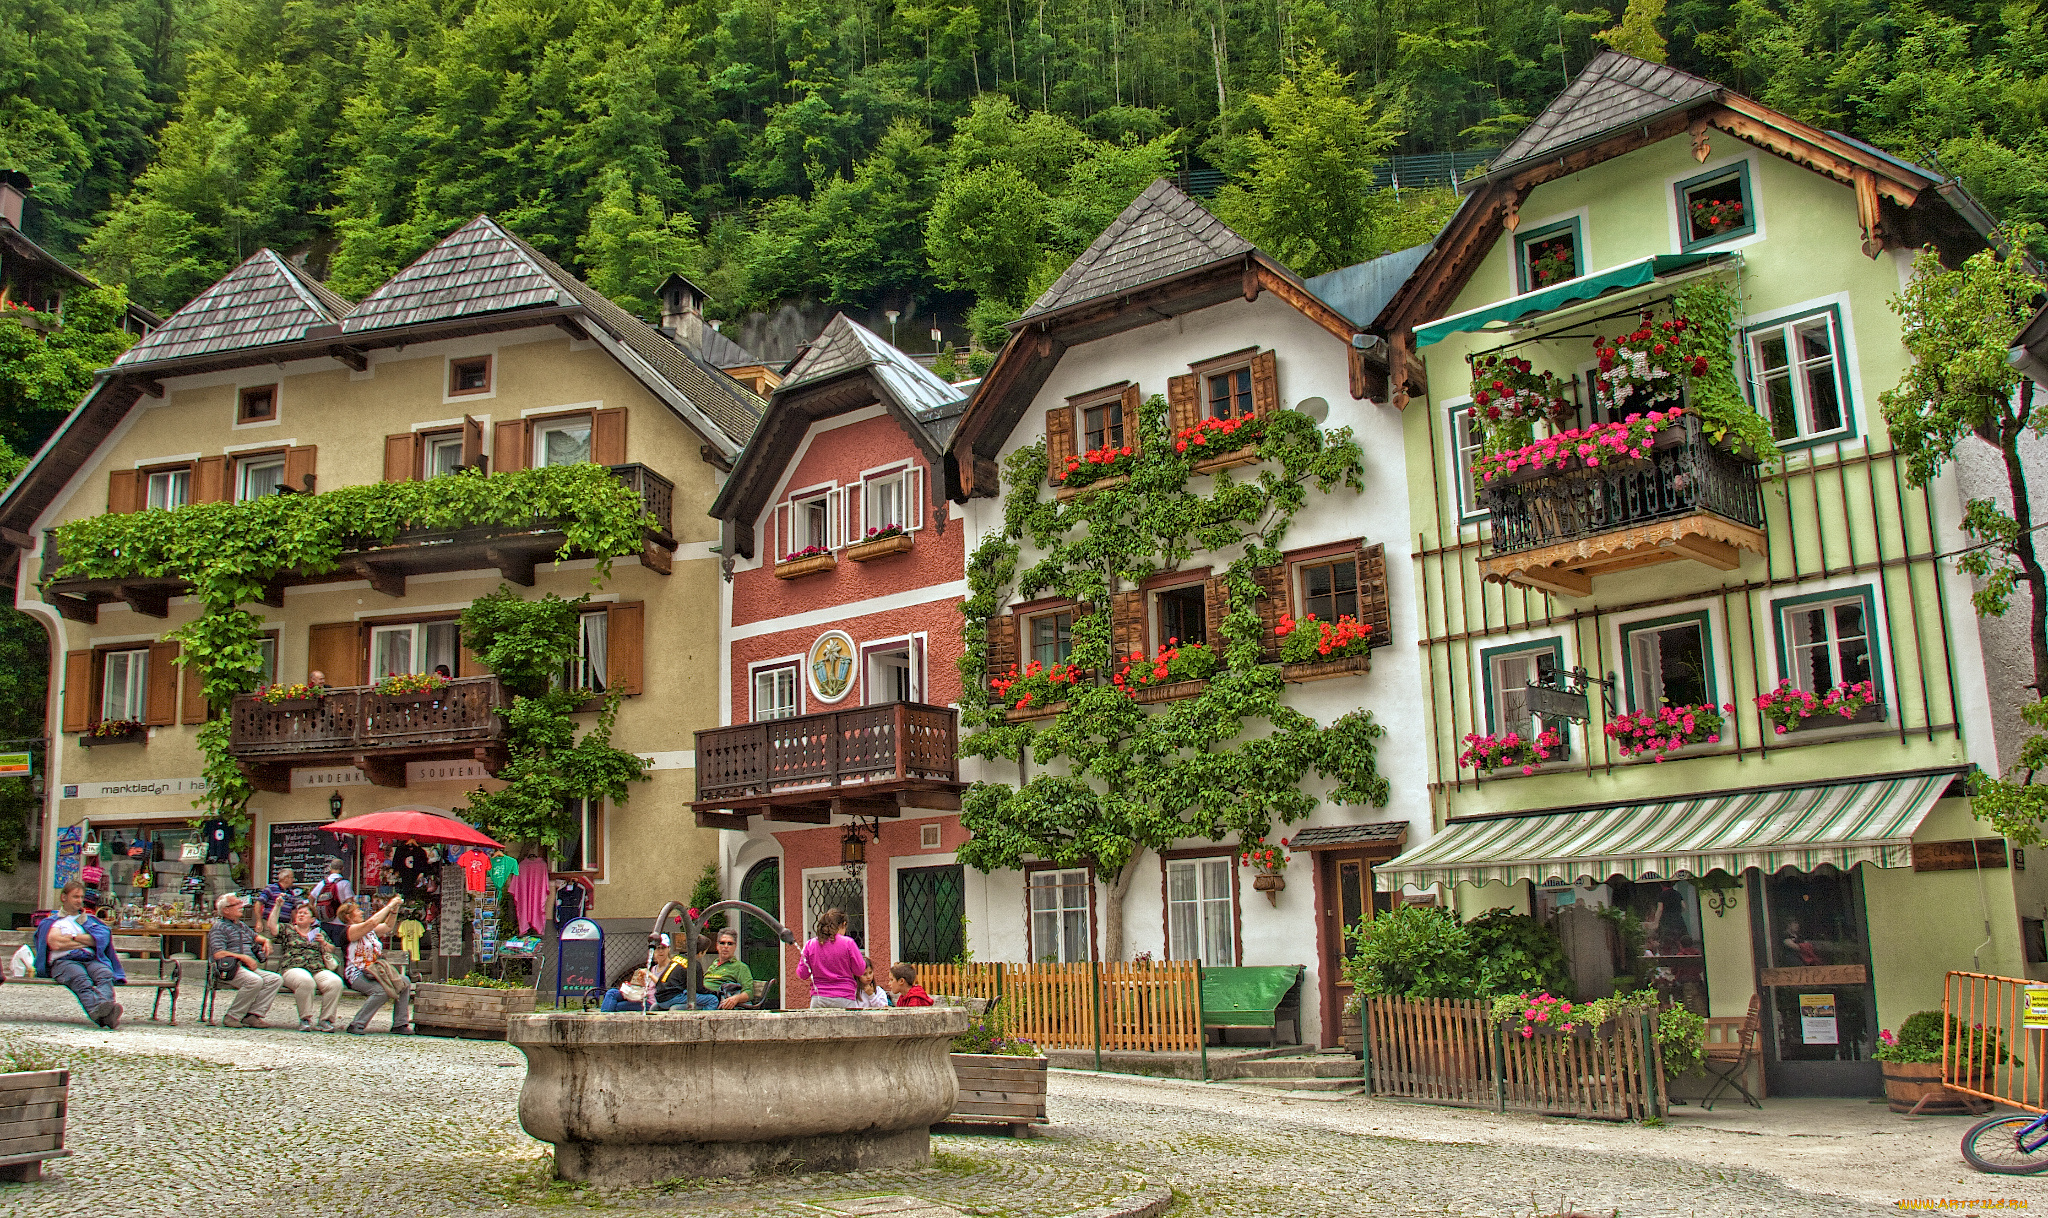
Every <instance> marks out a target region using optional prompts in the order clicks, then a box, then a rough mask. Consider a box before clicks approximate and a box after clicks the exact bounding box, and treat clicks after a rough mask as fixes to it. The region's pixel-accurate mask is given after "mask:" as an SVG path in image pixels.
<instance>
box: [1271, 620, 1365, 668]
mask: <svg viewBox="0 0 2048 1218" xmlns="http://www.w3.org/2000/svg"><path fill="white" fill-rule="evenodd" d="M1273 633H1274V634H1276V635H1278V636H1280V661H1281V663H1283V664H1313V663H1317V662H1319V661H1322V660H1349V659H1354V658H1356V657H1358V656H1362V655H1367V654H1369V653H1370V652H1371V651H1372V627H1371V626H1370V625H1369V624H1367V623H1364V622H1360V621H1359V620H1357V619H1356V618H1353V617H1351V616H1350V615H1349V614H1344V615H1340V616H1339V617H1338V618H1337V620H1336V621H1334V622H1324V621H1318V620H1317V619H1316V615H1315V614H1313V613H1311V614H1309V615H1308V616H1307V617H1304V618H1302V619H1300V620H1299V621H1297V620H1295V618H1294V617H1293V616H1292V615H1291V614H1287V613H1282V614H1281V615H1280V623H1279V625H1277V626H1275V627H1274V628H1273Z"/></svg>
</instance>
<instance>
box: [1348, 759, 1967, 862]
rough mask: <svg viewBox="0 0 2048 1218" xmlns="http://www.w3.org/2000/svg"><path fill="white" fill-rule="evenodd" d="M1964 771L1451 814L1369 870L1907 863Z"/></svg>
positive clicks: (1920, 773)
mask: <svg viewBox="0 0 2048 1218" xmlns="http://www.w3.org/2000/svg"><path fill="white" fill-rule="evenodd" d="M1958 772H1959V771H1954V770H1940V771H1935V772H1932V773H1929V772H1926V771H1918V772H1914V773H1910V774H1894V775H1889V776H1885V777H1879V778H1871V779H1866V780H1863V781H1859V782H1838V783H1826V784H1819V785H1814V786H1794V787H1773V788H1769V789H1765V790H1756V791H1740V792H1715V793H1709V794H1702V795H1699V796H1696V797H1694V798H1691V799H1676V800H1666V801H1661V802H1658V803H1634V804H1609V805H1604V806H1593V807H1582V808H1568V809H1560V810H1557V811H1552V812H1532V813H1507V814H1501V815H1495V816H1487V817H1475V818H1473V819H1471V820H1463V821H1458V820H1454V821H1452V822H1451V823H1450V824H1448V825H1446V826H1445V827H1444V830H1443V832H1441V833H1439V834H1437V835H1436V837H1435V838H1434V839H1433V840H1432V841H1431V842H1430V843H1429V844H1428V845H1426V846H1424V847H1422V848H1421V849H1420V850H1415V851H1411V852H1409V853H1407V854H1404V855H1402V856H1401V857H1399V858H1396V859H1393V860H1392V861H1390V862H1386V863H1382V864H1380V865H1379V866H1377V867H1375V868H1373V876H1374V878H1375V880H1376V882H1377V884H1378V886H1379V887H1380V888H1383V889H1393V888H1399V887H1401V886H1402V885H1404V884H1413V885H1417V886H1427V885H1430V884H1445V885H1455V884H1487V883H1492V882H1494V881H1500V882H1503V883H1513V882H1515V881H1517V880H1534V881H1536V882H1538V883H1550V882H1553V881H1555V882H1559V883H1565V882H1573V881H1577V880H1582V879H1590V880H1593V881H1595V882H1596V883H1597V882H1601V881H1604V880H1606V879H1607V878H1609V877H1610V876H1617V875H1618V876H1623V877H1625V878H1627V879H1630V880H1645V879H1672V878H1674V877H1679V876H1702V875H1705V874H1707V873H1708V872H1710V871H1715V870H1720V871H1725V872H1727V873H1728V874H1730V875H1740V874H1742V872H1743V871H1744V870H1746V869H1748V868H1750V867H1755V868H1757V869H1758V870H1760V871H1763V872H1764V873H1765V874H1770V873H1772V872H1776V871H1779V870H1781V869H1783V868H1786V867H1792V868H1796V869H1798V870H1801V871H1809V870H1812V869H1813V868H1815V867H1818V866H1820V865H1821V864H1822V863H1832V864H1833V865H1835V866H1836V867H1840V868H1842V869H1843V870H1845V871H1846V870H1848V869H1849V868H1851V867H1854V866H1855V865H1856V864H1858V863H1875V864H1876V865H1878V866H1879V867H1904V866H1908V865H1909V864H1910V863H1911V846H1912V836H1913V831H1914V830H1916V829H1918V828H1919V827H1920V822H1921V821H1922V820H1924V819H1926V817H1927V813H1928V812H1929V810H1931V809H1932V808H1933V807H1934V804H1935V801H1936V800H1938V799H1940V798H1941V797H1942V793H1943V792H1944V791H1946V790H1947V789H1948V785H1949V783H1950V782H1951V781H1952V780H1953V779H1954V778H1955V776H1956V774H1957V773H1958Z"/></svg>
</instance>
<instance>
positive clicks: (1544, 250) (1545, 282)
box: [1528, 237, 1578, 288]
mask: <svg viewBox="0 0 2048 1218" xmlns="http://www.w3.org/2000/svg"><path fill="white" fill-rule="evenodd" d="M1528 255H1529V286H1530V287H1532V288H1547V287H1549V286H1550V285H1552V284H1555V283H1563V282H1564V281H1565V280H1567V279H1570V278H1572V277H1573V273H1574V272H1575V271H1576V270H1577V269H1578V258H1577V257H1576V256H1575V255H1574V254H1573V252H1572V242H1571V239H1570V238H1569V237H1558V238H1556V239H1554V240H1550V241H1538V242H1537V243H1536V244H1534V245H1532V246H1530V247H1529V250H1528Z"/></svg>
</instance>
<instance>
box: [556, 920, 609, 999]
mask: <svg viewBox="0 0 2048 1218" xmlns="http://www.w3.org/2000/svg"><path fill="white" fill-rule="evenodd" d="M603 989H604V931H603V930H601V929H599V927H598V925H597V923H595V922H593V921H591V920H590V919H589V918H572V919H570V921H569V924H568V925H567V926H564V927H563V928H562V942H561V946H560V949H559V950H558V951H557V952H556V953H555V996H556V997H557V998H581V997H583V996H584V995H586V994H595V993H600V992H602V991H603Z"/></svg>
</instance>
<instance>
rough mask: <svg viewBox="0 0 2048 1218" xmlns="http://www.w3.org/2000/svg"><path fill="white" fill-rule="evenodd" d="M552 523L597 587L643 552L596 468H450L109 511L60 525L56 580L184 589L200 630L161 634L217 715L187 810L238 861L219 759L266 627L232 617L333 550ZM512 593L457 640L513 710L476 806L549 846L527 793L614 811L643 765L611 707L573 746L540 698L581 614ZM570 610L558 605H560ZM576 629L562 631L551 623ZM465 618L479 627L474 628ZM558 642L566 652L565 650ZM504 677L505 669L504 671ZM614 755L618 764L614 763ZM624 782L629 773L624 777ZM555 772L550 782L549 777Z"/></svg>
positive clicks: (250, 617) (638, 532)
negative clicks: (625, 742) (619, 732)
mask: <svg viewBox="0 0 2048 1218" xmlns="http://www.w3.org/2000/svg"><path fill="white" fill-rule="evenodd" d="M535 520H548V521H552V522H553V524H554V527H555V528H557V529H559V530H560V531H561V532H562V533H563V535H564V538H563V542H562V548H561V550H560V551H559V553H558V555H557V557H559V558H566V557H570V556H572V555H573V556H578V557H588V558H594V559H596V560H597V567H596V569H595V570H594V571H593V572H592V574H591V582H592V583H593V584H599V585H601V584H603V582H604V581H605V580H606V579H607V578H609V576H610V574H611V564H612V560H613V559H615V558H618V557H620V556H621V555H626V554H636V553H638V552H639V551H640V547H641V542H642V538H643V537H644V535H645V530H646V529H647V528H648V527H650V526H651V525H652V524H653V523H654V522H653V520H652V518H650V517H649V516H648V515H647V510H646V507H645V506H644V505H643V504H642V503H641V501H640V497H639V495H638V494H636V493H635V492H634V491H633V490H632V489H631V488H629V487H628V486H626V484H625V483H623V482H621V481H619V480H618V479H617V478H615V477H613V476H612V474H611V472H610V471H609V470H607V469H605V468H604V467H603V466H601V465H558V466H548V467H545V468H541V469H530V470H518V471H514V472H510V473H497V474H490V475H483V474H478V473H475V472H461V473H455V474H450V475H447V476H444V477H439V478H430V479H427V480H425V481H423V482H374V483H369V484H366V485H362V486H346V487H341V488H339V489H337V490H332V491H327V492H325V493H323V494H319V495H282V494H281V495H268V496H265V497H263V498H261V499H251V500H247V501H244V502H240V503H194V504H187V505H186V506H184V507H180V508H174V509H171V510H169V511H159V510H152V511H144V512H118V513H109V514H107V515H103V516H94V517H90V518H88V519H85V520H74V521H71V522H69V523H67V524H61V525H58V526H57V528H56V530H55V532H56V536H55V545H56V547H57V552H58V553H59V554H61V555H63V557H64V565H63V567H62V568H60V569H59V570H57V571H56V572H55V573H54V574H53V575H52V576H51V579H52V580H53V581H54V580H70V579H104V580H121V579H130V580H132V579H141V578H151V579H166V578H169V579H179V580H183V581H185V582H187V583H189V584H190V585H191V586H192V595H193V597H194V598H196V599H197V600H198V601H199V603H200V604H201V605H202V606H203V609H202V611H201V613H200V615H199V617H198V618H196V619H194V620H193V621H191V622H188V623H186V624H185V625H183V626H180V627H179V628H177V629H176V630H173V631H170V632H169V633H167V634H166V635H165V636H164V637H165V638H166V639H167V640H170V641H172V642H175V643H177V644H179V646H180V655H179V657H178V662H179V663H180V664H183V665H186V666H188V667H192V668H196V670H197V671H198V672H199V674H200V675H201V679H202V680H203V682H204V684H203V686H202V688H203V690H204V692H205V696H206V703H207V706H208V707H209V708H210V710H211V711H212V712H213V714H212V716H211V717H210V718H208V719H207V721H206V723H205V725H204V726H202V727H201V728H200V729H199V750H200V754H201V756H202V758H203V759H204V777H205V779H206V784H207V789H206V794H205V795H204V796H202V797H201V798H200V799H197V800H195V801H193V806H194V807H195V808H200V809H203V810H205V811H207V812H209V813H211V814H212V815H214V816H217V817H219V818H221V819H222V820H225V821H227V822H228V823H229V824H230V825H231V826H232V827H233V828H234V831H235V837H236V842H237V845H238V847H239V848H241V849H243V850H244V851H245V852H246V849H247V834H248V830H249V800H250V798H251V797H252V796H253V795H254V794H255V788H254V787H252V786H251V785H250V783H249V778H248V776H247V775H246V774H244V773H243V772H242V769H241V767H240V766H239V765H237V764H235V760H234V757H233V755H232V754H231V753H230V752H229V748H228V745H229V720H228V716H227V715H226V714H225V713H224V712H225V711H226V710H227V708H228V705H229V704H230V703H231V702H233V701H234V698H235V695H236V694H243V693H248V692H250V691H252V690H254V689H255V688H256V686H257V684H258V682H259V681H260V680H261V679H262V676H263V654H262V652H261V651H260V650H259V649H258V646H257V641H258V639H259V638H260V637H261V636H262V632H263V618H262V617H261V616H260V615H258V614H255V613H251V612H249V611H248V610H246V609H244V608H242V606H243V605H246V604H249V603H251V602H254V601H258V600H260V599H261V598H262V596H263V594H264V589H265V586H266V585H268V584H269V583H270V582H271V581H272V580H274V579H277V578H278V577H280V576H283V575H286V574H296V575H321V574H325V573H327V572H330V571H333V570H334V569H335V568H336V566H337V565H338V563H339V560H340V558H341V556H342V555H343V554H346V553H348V552H350V551H354V550H361V549H366V548H369V547H373V546H381V545H389V544H391V543H392V542H393V541H394V540H396V539H397V538H398V535H399V534H400V533H401V532H404V531H406V530H414V529H418V530H436V531H446V530H456V529H470V528H491V527H498V528H516V529H526V528H531V527H532V523H533V521H535ZM507 600H509V601H511V602H513V604H514V605H527V604H529V603H528V602H522V601H519V599H518V597H517V596H515V595H512V594H511V593H509V592H499V593H494V594H492V596H490V597H485V598H483V599H482V600H480V601H479V603H478V606H481V608H479V607H478V606H473V607H472V609H471V611H470V613H468V614H466V615H465V620H464V623H463V624H464V628H465V630H466V631H468V632H470V634H471V636H472V638H476V637H477V634H478V632H479V631H482V632H484V633H485V636H486V637H484V638H483V639H481V640H480V641H478V642H476V643H475V644H474V646H475V648H476V650H477V652H478V654H479V655H481V656H483V657H484V659H485V662H486V663H487V664H490V665H492V667H493V668H494V669H495V670H497V671H499V672H500V673H501V674H505V676H504V679H505V680H506V682H507V684H508V686H509V687H510V688H511V690H512V692H513V694H514V698H513V703H512V705H511V706H510V707H509V708H507V709H506V710H504V711H502V712H501V713H503V714H504V715H505V716H506V718H507V721H508V722H507V725H506V726H507V729H508V732H507V734H508V737H509V744H510V751H511V754H512V761H511V763H510V765H508V766H507V768H506V771H505V775H506V776H507V781H509V782H511V783H512V787H511V788H510V789H508V790H506V791H503V792H498V793H496V794H495V795H491V796H487V797H483V798H480V799H478V800H477V801H476V805H475V806H476V809H477V811H478V812H479V813H480V814H481V815H482V816H483V818H484V827H485V829H486V831H488V832H492V833H497V832H501V831H502V832H504V833H506V834H507V835H509V836H512V837H515V838H525V839H536V840H545V841H552V840H554V839H555V838H557V837H559V836H561V834H562V833H563V832H564V831H565V830H566V824H563V823H558V822H561V821H562V820H563V814H562V812H561V810H560V804H559V799H557V802H556V805H555V809H554V813H553V817H554V819H552V820H551V819H549V817H548V815H547V814H546V813H545V812H544V811H542V810H539V809H538V808H537V802H536V800H537V792H540V790H541V788H543V787H546V788H547V790H548V791H549V792H554V791H556V790H559V791H560V792H561V793H563V794H570V795H584V794H586V793H588V794H589V795H590V796H592V797H598V796H602V797H607V798H613V799H623V798H624V791H625V786H624V784H625V783H627V782H629V781H632V780H633V779H635V778H638V777H640V776H641V773H642V771H644V769H645V766H644V764H643V763H641V761H640V759H639V758H638V757H636V756H634V755H633V754H631V753H622V752H620V751H619V750H616V749H612V748H610V743H609V739H610V731H611V723H612V717H613V715H614V713H615V712H616V709H617V707H616V700H608V701H607V703H606V706H605V708H604V713H603V714H602V715H601V716H600V717H599V720H598V723H597V725H596V727H594V728H593V729H592V730H591V731H590V732H588V733H586V734H585V736H584V738H583V740H582V741H580V742H579V741H576V740H575V738H574V735H575V733H574V724H573V723H571V722H570V721H569V719H568V714H567V703H569V702H573V701H575V700H574V699H564V698H562V697H561V696H560V695H550V694H549V693H548V692H547V691H546V690H545V688H544V686H545V685H546V676H545V674H547V673H550V672H559V671H561V666H562V662H563V660H564V659H565V658H566V657H567V654H568V652H569V650H570V648H571V647H573V630H574V626H573V622H574V613H575V605H576V602H573V601H563V600H561V598H559V597H547V598H544V599H543V600H542V601H538V602H531V605H532V606H533V607H532V608H529V609H524V610H521V609H517V608H513V607H512V606H509V605H506V604H505V603H504V602H505V601H507ZM564 606H566V608H564ZM564 618H566V620H568V621H569V622H570V623H571V624H570V626H569V627H567V628H566V629H564V628H563V627H561V626H560V625H559V624H558V621H557V619H564ZM472 619H474V620H472ZM565 636H566V638H567V641H565ZM501 665H502V667H500V666H501ZM613 754H616V756H614V755H613ZM629 771H630V773H629ZM550 775H552V777H550Z"/></svg>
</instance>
